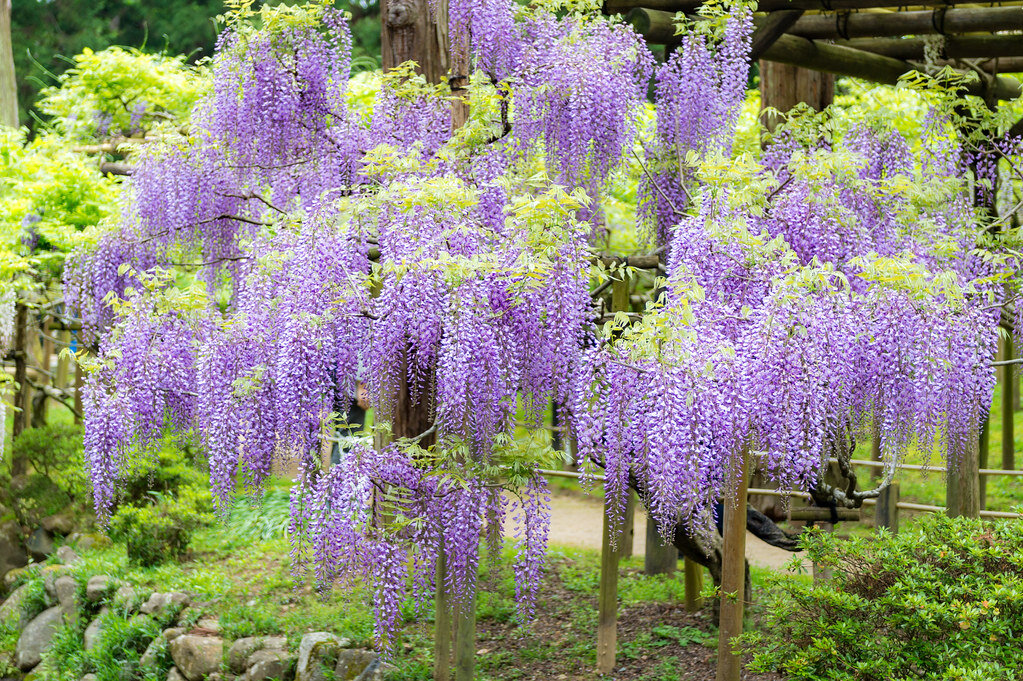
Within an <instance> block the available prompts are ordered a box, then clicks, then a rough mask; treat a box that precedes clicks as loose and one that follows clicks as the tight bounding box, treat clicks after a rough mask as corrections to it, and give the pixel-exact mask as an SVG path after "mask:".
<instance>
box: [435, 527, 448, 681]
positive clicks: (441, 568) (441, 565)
mask: <svg viewBox="0 0 1023 681" xmlns="http://www.w3.org/2000/svg"><path fill="white" fill-rule="evenodd" d="M443 544H444V542H443V540H441V545H442V546H443ZM447 572H448V571H447V553H446V552H445V551H444V550H443V549H441V551H440V554H439V555H438V556H437V573H436V578H435V580H434V581H435V582H436V590H435V592H434V593H435V598H434V616H433V681H449V680H450V678H451V604H450V603H449V602H448V591H447V583H446V582H447Z"/></svg>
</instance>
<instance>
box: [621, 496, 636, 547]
mask: <svg viewBox="0 0 1023 681" xmlns="http://www.w3.org/2000/svg"><path fill="white" fill-rule="evenodd" d="M635 541H636V493H635V492H633V491H632V490H631V489H630V490H629V495H628V497H626V501H625V522H624V523H623V524H622V538H621V540H620V541H619V542H618V557H619V558H632V545H633V544H634V543H635Z"/></svg>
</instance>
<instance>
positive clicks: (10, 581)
mask: <svg viewBox="0 0 1023 681" xmlns="http://www.w3.org/2000/svg"><path fill="white" fill-rule="evenodd" d="M27 572H28V570H27V569H26V568H23V567H20V568H14V569H13V570H8V571H7V572H6V573H4V591H10V590H11V588H12V587H13V586H14V583H15V582H17V581H18V580H19V579H21V576H22V575H24V574H26V573H27Z"/></svg>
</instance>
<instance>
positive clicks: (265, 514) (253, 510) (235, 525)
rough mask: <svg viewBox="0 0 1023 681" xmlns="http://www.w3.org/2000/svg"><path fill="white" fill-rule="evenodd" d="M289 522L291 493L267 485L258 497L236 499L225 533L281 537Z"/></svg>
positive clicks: (265, 538)
mask: <svg viewBox="0 0 1023 681" xmlns="http://www.w3.org/2000/svg"><path fill="white" fill-rule="evenodd" d="M290 522H291V493H290V492H288V491H287V490H282V489H269V490H267V491H266V492H264V493H263V494H262V495H260V496H258V497H241V498H239V499H238V500H237V501H235V503H234V507H233V508H232V509H231V518H230V522H229V523H228V525H227V533H228V534H229V535H230V536H232V537H234V538H236V539H248V540H260V541H268V540H270V539H276V538H278V537H283V536H284V535H285V534H286V533H287V531H288V525H289V523H290Z"/></svg>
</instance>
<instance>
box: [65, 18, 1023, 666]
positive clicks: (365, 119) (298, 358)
mask: <svg viewBox="0 0 1023 681" xmlns="http://www.w3.org/2000/svg"><path fill="white" fill-rule="evenodd" d="M448 16H449V20H450V26H449V31H450V35H451V36H454V37H457V38H458V39H463V40H465V41H466V44H467V45H468V46H469V49H470V52H471V56H472V64H473V71H472V75H471V77H470V78H469V84H468V86H467V90H466V92H465V93H464V94H465V97H466V99H467V102H468V107H469V117H468V121H467V122H466V123H465V125H462V126H460V127H458V128H457V129H454V130H453V126H452V121H451V115H452V114H451V101H450V100H451V97H452V94H451V92H450V90H449V89H448V88H447V87H446V86H437V85H433V84H429V83H427V82H425V81H424V80H423V79H422V78H421V77H419V76H416V75H415V71H414V69H413V68H412V66H411V65H406V66H404V67H402V68H400V69H398V70H396V71H394V72H391V73H387V74H385V75H384V76H383V77H382V79H381V82H380V85H379V87H380V90H379V94H378V95H377V96H376V97H375V99H374V101H373V102H372V104H371V105H369V106H365V105H363V104H361V103H359V102H356V101H354V100H353V99H352V98H351V97H350V96H349V95H350V93H349V92H348V89H347V88H348V83H349V79H350V77H351V74H350V68H351V47H352V38H351V35H350V32H349V27H348V24H347V19H346V16H345V14H344V13H343V12H340V11H338V10H335V9H332V8H331V7H330V6H329V5H328V4H327V3H313V4H311V5H308V6H304V7H297V8H296V7H288V6H281V7H277V8H273V9H263V10H261V11H260V12H253V11H252V10H251V9H249V7H248V5H244V4H243V5H241V6H240V7H239V8H237V9H236V10H235V11H233V12H231V13H229V14H228V15H227V17H226V23H225V27H224V30H223V32H222V34H221V37H220V40H219V43H218V47H217V52H216V55H215V57H214V58H213V61H212V71H213V74H214V80H213V86H212V89H211V91H210V92H209V93H208V94H206V95H205V96H204V97H203V98H202V99H201V100H200V101H199V102H198V104H197V105H196V108H195V110H194V111H193V114H192V118H191V121H192V124H191V127H190V128H189V129H188V130H187V131H184V132H182V133H180V134H179V136H177V137H173V136H171V137H164V138H163V139H162V141H161V142H160V143H159V144H150V145H146V147H145V148H144V149H142V150H141V151H139V152H138V158H137V166H136V169H135V172H134V175H133V176H132V178H131V180H130V183H129V184H128V186H127V189H126V194H125V198H124V205H123V210H122V215H121V217H120V218H119V219H118V221H117V222H116V223H111V224H107V225H105V226H104V231H103V233H102V235H101V236H100V238H98V239H97V240H96V242H95V244H94V245H93V246H90V247H88V248H83V249H80V250H79V251H77V252H76V253H75V254H74V255H73V256H72V257H71V258H70V259H69V262H68V265H67V268H66V274H65V293H66V299H67V303H68V306H69V308H71V309H74V310H76V311H77V312H78V314H79V315H80V316H81V318H82V320H83V329H84V330H83V334H84V336H85V340H86V342H87V343H88V344H89V345H90V346H91V347H92V348H93V349H94V351H93V352H91V353H82V355H81V361H82V362H84V363H86V365H87V368H88V371H89V375H88V378H87V383H86V395H85V400H84V406H85V410H86V414H85V428H86V435H85V438H86V458H87V463H88V468H89V472H90V475H91V478H92V482H93V487H94V495H95V504H96V507H97V509H98V512H99V513H100V514H101V515H102V514H103V513H104V512H105V511H107V510H108V509H109V508H110V505H111V503H112V500H113V498H114V489H115V487H116V485H117V479H118V475H119V472H120V471H121V470H122V468H123V467H124V466H125V464H126V461H127V460H128V459H129V458H130V457H131V456H135V455H139V454H138V453H139V452H144V450H145V445H146V444H147V443H150V442H152V441H153V440H154V439H155V438H157V437H158V436H160V435H161V434H162V433H163V432H164V431H165V430H167V429H171V430H174V431H177V432H182V433H184V432H194V433H195V434H196V435H197V436H198V437H199V438H201V441H202V443H203V445H204V449H205V451H206V452H207V455H208V461H209V475H210V484H211V485H212V488H213V489H214V491H215V497H216V499H217V501H218V504H219V505H220V507H221V508H222V509H226V508H228V502H229V500H230V497H231V496H232V495H233V494H234V493H235V491H236V487H237V486H238V485H239V483H240V482H242V483H244V485H245V486H248V487H252V488H258V487H259V486H260V485H261V484H262V483H263V482H264V481H265V480H266V479H267V477H268V476H269V475H270V473H271V470H272V467H273V465H274V462H275V461H291V462H297V464H298V465H299V466H300V468H301V471H302V473H301V474H300V475H299V476H298V480H297V483H296V487H295V489H294V491H293V494H292V528H291V536H292V538H293V542H294V553H295V559H296V562H297V563H298V564H299V565H303V566H307V567H308V568H309V569H310V570H311V571H312V573H313V574H314V575H315V577H316V579H317V580H318V581H319V582H320V583H321V584H324V585H327V584H331V583H335V582H339V581H340V582H342V583H343V582H345V581H346V580H364V581H366V582H367V583H369V584H370V585H371V586H372V588H373V593H374V607H375V614H376V623H377V636H378V638H379V641H380V643H381V645H382V646H383V647H384V648H385V649H386V648H388V647H389V646H391V645H393V642H394V640H395V633H396V631H397V629H398V627H399V625H400V620H401V606H402V604H403V603H404V602H407V601H409V600H411V601H413V602H416V603H419V604H420V605H422V604H424V603H425V602H426V601H427V600H428V599H429V598H430V597H431V596H432V594H433V593H434V590H435V587H436V585H435V584H434V578H435V575H436V569H437V561H438V557H439V556H440V555H441V553H442V552H443V554H444V560H445V563H446V573H445V574H446V578H445V579H446V581H445V583H444V584H443V585H442V587H441V588H442V589H443V590H444V591H446V592H447V593H448V595H449V596H450V597H451V598H452V599H453V601H454V602H456V603H458V602H465V601H467V600H469V599H471V596H472V594H473V593H474V591H475V589H476V588H477V585H476V574H477V566H478V564H479V562H480V560H481V554H482V553H483V552H484V551H485V550H490V551H500V550H501V544H502V542H503V541H505V539H504V536H505V534H506V532H505V530H506V528H507V527H509V526H511V525H513V524H515V525H518V526H521V527H522V532H521V534H520V536H518V537H517V538H515V539H513V540H509V541H513V542H514V546H515V550H516V551H517V557H516V559H515V566H514V571H515V579H516V583H517V597H518V601H519V603H520V616H521V618H522V620H523V621H528V620H529V619H530V618H531V617H532V616H533V614H534V605H535V602H536V598H537V593H538V590H539V588H540V586H541V579H542V575H543V566H544V560H545V554H546V542H547V534H548V525H549V518H550V514H549V493H548V488H547V484H546V482H545V480H544V478H543V477H542V476H541V475H540V474H539V473H538V470H539V469H541V468H546V467H551V466H554V465H557V464H558V462H559V460H560V457H562V456H563V455H562V454H561V453H560V452H556V451H554V450H552V449H551V448H550V447H549V444H548V442H549V434H548V432H547V431H546V430H544V429H543V428H542V426H543V423H544V421H545V418H546V416H547V412H548V410H549V408H550V405H551V404H552V403H555V404H557V405H559V413H560V414H562V415H563V416H564V420H565V423H566V424H567V429H568V431H569V432H570V433H571V435H572V439H573V441H574V453H575V458H576V463H577V464H578V465H579V466H580V468H581V469H582V470H583V471H584V472H586V473H587V474H589V473H603V474H604V475H605V476H606V482H605V490H604V491H605V493H606V495H607V498H608V508H609V509H610V512H611V513H613V514H622V513H624V507H625V499H626V495H627V494H628V491H629V487H630V484H632V485H636V484H638V485H639V486H640V487H641V488H642V489H643V491H644V501H645V503H646V504H647V507H648V509H649V513H650V515H651V517H652V518H653V519H654V520H655V521H656V523H657V525H658V527H659V528H660V529H661V531H662V533H663V534H664V535H665V537H666V538H670V533H672V532H674V528H675V527H676V526H677V525H680V524H681V525H682V526H684V527H685V528H686V530H687V531H688V532H690V533H692V534H694V535H699V534H700V533H706V532H710V531H712V530H713V527H714V523H715V510H714V509H715V505H716V504H717V503H718V502H719V500H721V499H722V497H723V496H724V495H725V487H726V482H727V479H728V476H729V475H730V471H731V470H732V467H733V466H735V465H737V464H736V463H735V462H736V461H737V460H738V454H739V453H740V452H748V455H749V458H750V460H751V461H752V462H754V463H755V465H756V467H757V468H758V469H759V470H760V471H761V472H762V473H764V474H765V475H766V476H767V477H769V478H770V479H772V480H773V481H775V482H776V483H777V484H778V486H779V487H781V488H783V489H793V490H804V489H807V488H809V487H812V486H813V485H815V484H817V483H818V482H819V480H820V479H821V477H822V474H823V470H824V468H825V466H826V465H827V461H828V457H829V456H831V451H832V448H833V447H834V444H835V442H836V441H841V440H844V439H847V438H848V437H850V435H852V436H855V435H856V434H858V433H864V432H869V431H870V429H872V428H874V429H877V431H878V432H879V433H880V434H881V452H882V457H883V459H884V461H886V462H887V463H888V464H889V466H888V467H887V468H886V475H887V476H889V478H890V476H891V474H892V473H893V472H894V469H895V465H896V463H897V462H898V460H899V458H900V456H901V455H902V453H903V452H904V451H905V450H906V449H907V447H908V446H909V445H910V443H911V442H914V441H916V442H920V443H923V444H922V446H923V447H924V448H925V449H926V450H928V451H930V450H934V449H940V451H942V452H943V454H944V456H946V457H948V458H949V459H950V460H955V459H956V458H957V457H959V456H961V455H962V453H963V452H964V451H965V450H966V449H967V448H969V447H971V446H974V444H973V443H974V442H975V441H976V437H977V432H978V429H979V427H980V422H981V419H982V415H983V414H984V412H985V408H986V407H985V405H988V404H990V400H991V393H992V390H993V385H994V370H993V369H992V367H991V363H992V360H993V356H994V353H995V351H996V344H997V337H998V335H997V334H998V322H999V319H1000V314H1001V312H1000V307H1001V306H1002V304H1003V303H1005V302H1006V301H1007V299H1008V298H1009V297H1011V296H1012V295H1013V293H1012V288H1013V284H1012V283H1011V282H1012V281H1013V276H1014V275H1013V267H1014V264H1013V260H1012V259H1011V257H1010V256H1009V255H1007V254H1006V253H1004V252H999V251H997V249H992V248H986V249H983V250H982V249H980V248H979V247H978V243H980V242H981V241H982V240H983V239H984V238H986V237H985V236H984V235H985V234H986V231H985V218H984V216H978V214H977V213H976V211H975V208H974V201H973V199H974V191H975V190H976V186H974V185H971V184H970V180H969V179H967V175H966V174H965V173H964V172H963V169H964V167H966V166H967V165H969V164H970V163H971V161H973V160H975V159H972V158H971V156H970V154H971V153H972V152H971V150H970V149H968V148H967V147H965V146H964V145H963V144H961V143H960V141H959V139H958V138H957V136H956V135H955V134H954V133H955V127H954V122H953V120H952V114H951V113H950V110H949V108H948V107H947V106H944V105H943V100H942V97H941V93H940V92H937V91H935V93H934V94H933V99H934V106H933V107H932V109H931V112H930V114H929V115H928V116H927V118H926V120H925V121H923V123H922V127H921V129H922V132H921V134H920V136H919V139H912V140H910V139H906V138H904V137H903V136H902V135H900V134H899V133H898V132H897V131H895V130H894V129H891V128H889V127H886V126H885V125H884V124H883V123H882V122H880V121H863V120H860V121H856V122H854V123H845V124H843V123H841V122H836V121H832V120H830V119H829V118H828V117H827V114H817V115H814V114H811V113H806V112H804V114H803V115H801V116H794V117H793V119H792V121H791V122H790V123H789V124H788V125H786V126H783V127H781V128H780V129H778V130H777V131H776V132H775V133H774V135H773V136H771V138H770V140H769V141H768V143H767V144H766V146H765V148H764V150H763V152H762V153H761V154H757V155H754V154H751V153H750V152H749V151H748V150H745V149H742V148H738V147H736V146H735V144H734V140H735V131H736V126H737V121H738V115H739V109H740V105H741V103H742V101H743V98H744V97H745V92H746V87H747V82H748V73H749V69H750V63H749V51H750V43H751V35H752V31H753V24H752V10H751V8H750V7H749V6H748V5H745V4H741V3H735V4H730V5H712V6H710V7H709V8H707V9H706V10H705V11H704V12H703V15H702V16H701V17H700V18H698V19H691V20H688V21H687V22H684V23H683V24H682V25H681V27H680V31H681V33H682V42H681V44H680V46H679V47H678V49H677V50H675V51H674V52H673V53H672V54H671V55H670V57H668V58H667V60H665V61H664V62H663V63H658V62H657V61H656V60H655V59H654V58H653V56H652V54H651V52H650V51H649V49H648V48H647V46H646V44H645V43H644V41H643V40H642V38H641V37H640V36H639V35H637V34H636V33H635V32H634V30H633V29H632V28H631V27H630V26H629V25H627V24H624V23H621V22H616V21H613V20H610V19H609V18H606V17H602V16H599V15H596V14H592V13H581V12H580V13H576V12H559V13H555V12H552V11H550V10H548V9H546V8H545V4H544V3H537V5H536V6H533V7H530V8H526V7H522V6H520V5H518V4H516V3H514V2H513V1H512V0H483V1H479V2H469V1H468V0H457V1H456V0H452V1H451V2H450V4H449V7H448ZM648 93H652V98H653V109H652V110H651V108H650V106H649V104H648ZM1006 144H1007V145H1008V144H1009V142H1006ZM1006 148H1008V147H1006ZM637 164H638V165H639V167H640V168H641V171H642V176H641V181H640V186H639V193H640V196H639V205H640V209H639V211H638V217H637V225H635V228H636V230H637V232H638V234H640V235H641V236H640V241H641V246H640V250H641V252H645V253H656V254H659V255H660V256H661V258H662V262H664V263H666V266H665V268H664V269H663V276H658V277H657V279H656V281H655V282H653V283H652V284H651V290H652V291H653V295H652V296H651V300H650V302H648V303H647V304H646V309H645V311H643V313H642V314H641V315H639V314H632V315H629V314H625V313H616V314H605V310H604V308H603V307H602V305H603V304H602V302H601V300H600V298H601V296H600V294H601V292H602V291H603V290H604V289H605V288H606V287H605V286H603V285H602V284H603V283H604V282H605V281H606V280H607V278H609V277H618V278H621V277H633V278H634V277H638V274H637V273H635V272H634V271H632V270H631V269H630V268H629V267H627V266H624V265H621V266H619V265H614V266H613V267H612V268H611V269H609V268H608V267H607V266H606V265H604V264H602V262H603V261H602V260H601V257H600V256H601V255H603V254H604V252H605V250H606V249H607V242H608V235H609V233H611V232H612V231H613V230H614V229H615V228H616V225H614V224H612V223H611V219H610V214H609V213H608V212H607V211H606V202H607V199H608V193H609V188H610V187H611V185H612V184H613V183H614V179H615V176H616V173H620V172H622V168H623V167H624V166H630V165H631V166H632V167H636V165H637ZM973 165H974V167H977V165H978V164H976V163H974V164H973ZM980 165H981V166H983V164H980ZM990 165H991V164H988V166H990ZM992 172H993V171H992ZM970 177H972V176H970ZM975 179H977V178H975ZM978 181H979V180H978ZM629 227H630V228H632V226H631V225H630V226H629ZM1007 282H1009V285H1008V286H1007ZM358 384H364V385H365V386H366V389H367V390H368V394H369V396H370V401H371V404H372V406H373V408H374V410H375V414H376V423H375V425H374V426H373V429H374V431H375V432H376V434H377V436H378V437H377V446H375V447H371V446H368V445H358V446H355V447H353V448H351V449H349V450H347V451H344V452H343V453H342V457H341V460H340V463H337V464H335V465H332V466H329V467H323V466H322V465H321V462H320V456H319V453H320V451H321V447H322V446H323V444H322V443H323V439H324V437H325V436H327V435H329V433H331V432H333V428H334V427H335V426H336V425H337V424H338V423H343V422H344V419H345V411H346V407H345V405H348V404H350V403H351V402H352V401H353V400H354V398H355V393H356V387H357V385H358ZM401 391H406V392H407V394H408V396H410V398H411V399H412V400H420V401H423V402H425V403H426V404H427V405H428V410H429V414H430V417H431V422H432V426H430V428H429V429H428V430H427V431H425V432H423V433H422V434H420V435H417V436H401V437H399V436H397V435H395V434H394V433H393V432H392V429H391V425H390V422H391V419H390V417H389V415H390V414H392V413H393V412H394V409H395V405H396V401H397V399H398V396H399V393H400V392H401ZM339 405H341V406H339ZM523 433H525V434H523ZM142 455H144V454H142ZM726 503H728V502H727V500H726Z"/></svg>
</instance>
